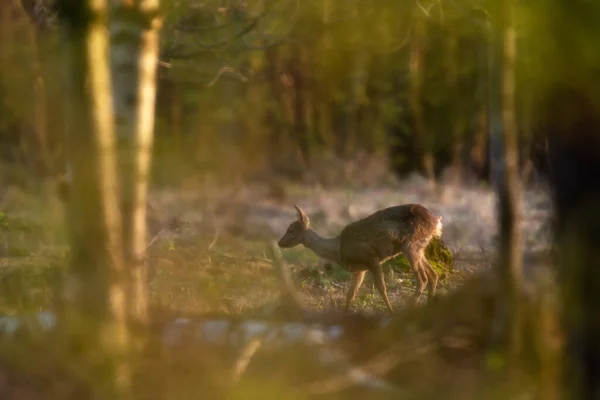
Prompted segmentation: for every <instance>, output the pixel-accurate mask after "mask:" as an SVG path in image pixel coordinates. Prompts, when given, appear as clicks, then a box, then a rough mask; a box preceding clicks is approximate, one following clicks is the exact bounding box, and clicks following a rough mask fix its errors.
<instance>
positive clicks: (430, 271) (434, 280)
mask: <svg viewBox="0 0 600 400" xmlns="http://www.w3.org/2000/svg"><path fill="white" fill-rule="evenodd" d="M420 255H421V265H422V266H423V270H424V272H425V274H427V277H428V278H429V279H428V281H429V282H428V283H427V302H430V301H431V300H433V298H434V297H435V292H436V290H437V284H438V273H437V272H436V271H435V269H434V268H433V266H432V265H431V263H430V262H429V261H428V260H427V258H425V250H424V249H423V250H421V252H420Z"/></svg>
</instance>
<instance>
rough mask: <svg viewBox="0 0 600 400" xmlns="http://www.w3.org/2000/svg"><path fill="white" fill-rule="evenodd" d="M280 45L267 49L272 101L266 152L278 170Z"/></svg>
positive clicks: (279, 153)
mask: <svg viewBox="0 0 600 400" xmlns="http://www.w3.org/2000/svg"><path fill="white" fill-rule="evenodd" d="M278 59H279V46H271V47H269V48H267V49H266V50H265V70H264V74H265V80H266V84H267V86H268V88H269V94H270V101H269V102H268V105H267V107H266V112H265V125H266V126H267V129H268V130H269V143H270V144H271V146H269V147H268V149H267V151H266V154H267V155H268V157H269V164H270V166H271V169H272V170H274V171H276V170H277V169H278V168H279V163H280V161H281V155H282V154H281V153H282V146H283V140H282V136H283V124H282V120H281V118H282V115H281V104H282V103H281V86H280V83H281V82H280V80H279V77H280V72H279V71H278V66H279V60H278Z"/></svg>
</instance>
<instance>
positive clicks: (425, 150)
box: [409, 16, 435, 189]
mask: <svg viewBox="0 0 600 400" xmlns="http://www.w3.org/2000/svg"><path fill="white" fill-rule="evenodd" d="M413 29H414V31H413V38H412V40H411V43H410V56H409V75H410V94H409V96H410V100H409V101H410V110H411V113H412V123H413V129H414V132H415V144H416V147H417V153H418V154H419V155H420V159H421V166H420V167H421V168H422V169H423V171H424V172H425V176H426V177H427V180H428V181H429V186H430V189H433V188H434V187H435V174H434V168H433V167H434V165H433V154H432V152H431V149H430V148H429V146H428V144H427V127H426V124H425V119H424V116H423V104H422V102H423V99H422V97H421V94H422V91H423V54H424V46H425V35H426V33H425V29H426V28H425V21H423V18H421V17H420V16H416V17H415V22H414V26H413Z"/></svg>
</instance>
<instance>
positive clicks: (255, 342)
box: [231, 337, 262, 384]
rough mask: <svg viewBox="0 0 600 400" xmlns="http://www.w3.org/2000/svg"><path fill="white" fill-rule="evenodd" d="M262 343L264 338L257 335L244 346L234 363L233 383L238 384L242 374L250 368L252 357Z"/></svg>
mask: <svg viewBox="0 0 600 400" xmlns="http://www.w3.org/2000/svg"><path fill="white" fill-rule="evenodd" d="M261 345H262V338H258V337H255V338H253V339H252V340H250V341H249V342H248V343H246V345H245V346H244V348H243V349H242V351H241V353H240V356H239V357H238V358H237V360H236V361H235V363H234V364H233V369H232V372H231V380H232V383H233V384H236V383H238V382H239V381H240V379H241V377H242V375H243V374H244V372H245V371H246V369H247V368H248V365H249V364H250V361H251V360H252V357H253V356H254V355H255V354H256V352H257V351H258V349H259V348H260V346H261Z"/></svg>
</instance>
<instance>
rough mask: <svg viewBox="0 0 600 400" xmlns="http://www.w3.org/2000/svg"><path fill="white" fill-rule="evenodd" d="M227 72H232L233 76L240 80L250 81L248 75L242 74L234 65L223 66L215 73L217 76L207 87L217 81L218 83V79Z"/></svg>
mask: <svg viewBox="0 0 600 400" xmlns="http://www.w3.org/2000/svg"><path fill="white" fill-rule="evenodd" d="M225 73H229V74H231V75H232V76H234V77H235V78H237V79H238V80H240V81H242V82H248V81H249V80H250V79H248V78H247V77H245V76H244V75H242V74H241V73H240V72H238V71H236V70H235V69H234V68H233V67H227V66H225V67H221V69H219V71H218V72H217V75H215V77H214V78H213V79H211V81H210V82H208V83H207V84H206V87H211V86H213V85H214V84H215V83H217V81H218V80H219V78H220V77H221V75H223V74H225Z"/></svg>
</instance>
